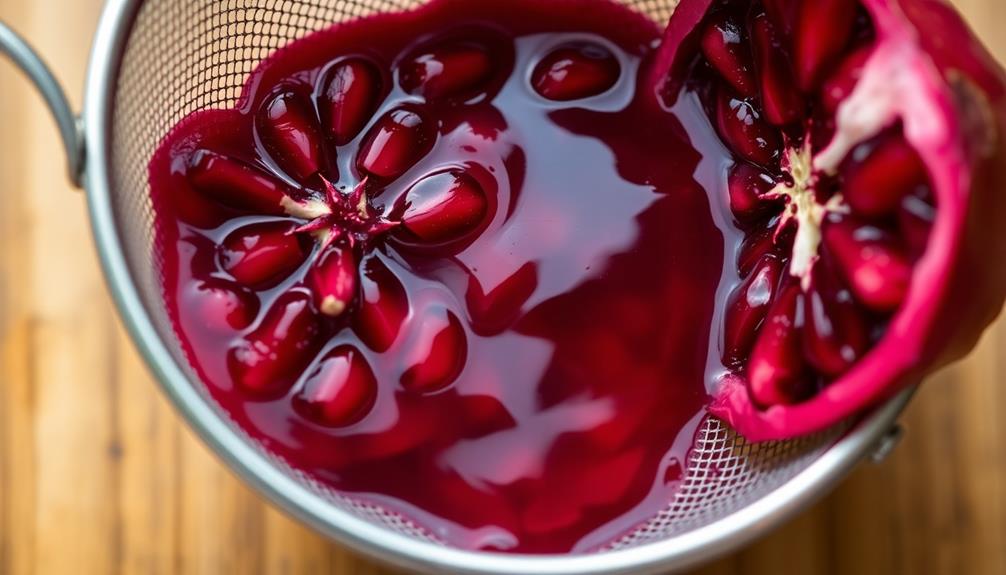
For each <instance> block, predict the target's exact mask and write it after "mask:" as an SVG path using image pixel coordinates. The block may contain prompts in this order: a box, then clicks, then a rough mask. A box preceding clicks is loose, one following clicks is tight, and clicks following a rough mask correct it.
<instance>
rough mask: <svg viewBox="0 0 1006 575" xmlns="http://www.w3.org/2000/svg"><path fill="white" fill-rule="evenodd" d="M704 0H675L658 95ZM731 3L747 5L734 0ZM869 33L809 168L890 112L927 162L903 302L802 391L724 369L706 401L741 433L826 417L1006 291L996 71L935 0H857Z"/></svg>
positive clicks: (954, 352)
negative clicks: (925, 206) (929, 222)
mask: <svg viewBox="0 0 1006 575" xmlns="http://www.w3.org/2000/svg"><path fill="white" fill-rule="evenodd" d="M714 4H715V3H714V2H713V1H712V0H682V2H681V4H680V5H679V6H678V8H677V11H676V12H675V14H674V16H673V17H672V19H671V22H670V25H669V27H668V29H667V35H666V36H665V42H664V45H663V46H662V48H661V51H660V53H659V54H658V55H657V58H656V59H655V61H654V66H653V68H652V69H651V82H652V83H653V85H655V86H656V87H657V88H656V89H657V90H658V93H659V95H660V97H661V98H662V99H663V101H664V103H665V104H666V105H671V104H673V102H674V101H675V100H676V98H677V96H678V94H679V91H680V90H681V89H682V86H683V85H684V82H685V79H686V77H687V67H688V66H689V65H691V62H692V61H693V60H694V57H695V53H696V52H697V50H699V47H698V44H699V31H700V30H701V29H702V26H701V23H702V22H703V20H704V19H705V18H706V17H707V15H708V13H709V12H710V11H711V10H713V9H714V8H715V6H714ZM732 4H733V5H738V6H741V5H746V4H747V3H745V2H734V3H732ZM861 4H862V7H863V8H865V10H866V13H867V14H868V16H869V19H870V20H871V21H872V26H873V29H874V34H875V39H874V48H873V51H872V54H871V55H870V57H869V58H868V60H867V62H866V65H865V67H864V68H863V72H862V78H861V79H860V80H859V83H858V85H857V86H856V87H855V88H854V90H853V91H852V93H851V94H849V95H848V97H847V99H846V100H845V101H844V102H843V103H842V104H841V105H840V106H839V109H838V112H837V115H836V133H835V136H834V137H833V138H832V140H831V142H830V144H828V145H827V146H826V147H825V148H824V149H823V150H821V151H820V152H819V153H817V154H816V157H815V168H821V167H822V166H828V167H831V166H836V165H837V164H838V163H839V162H840V161H841V159H842V158H843V157H845V156H846V155H847V154H848V153H849V151H850V150H852V149H853V147H854V146H855V145H856V144H858V143H860V142H863V141H866V140H868V139H869V138H872V137H874V136H875V135H877V134H880V133H881V132H882V131H884V130H886V129H888V128H889V127H891V126H893V125H896V124H898V123H899V122H900V125H901V126H902V128H903V133H904V137H905V138H906V140H907V141H908V143H909V144H910V145H911V146H913V147H914V148H915V149H916V151H917V152H918V153H919V155H920V156H921V158H922V160H923V162H924V163H925V166H926V167H927V169H928V171H929V176H930V180H931V186H932V189H933V192H934V196H935V199H936V204H937V205H938V209H937V211H936V217H935V220H934V222H933V226H932V231H931V233H930V237H929V242H928V247H926V249H925V252H924V253H923V254H922V255H921V257H920V258H919V259H918V260H917V261H916V263H915V265H914V269H913V273H912V278H911V283H910V286H909V289H908V292H907V295H906V296H905V298H904V300H903V302H902V304H901V305H900V307H899V308H898V310H897V312H896V313H895V314H894V315H893V316H892V317H891V318H890V321H889V323H888V324H887V327H886V331H885V332H884V334H883V335H882V337H880V339H879V340H878V341H877V342H876V343H875V344H874V345H873V347H872V349H871V350H870V351H869V352H868V353H867V354H866V355H865V356H863V357H862V358H860V359H859V360H858V361H857V362H856V363H855V365H853V366H852V367H851V369H849V371H847V372H846V373H845V374H844V375H842V376H841V377H839V378H837V379H835V380H834V381H830V382H828V383H827V384H826V385H824V386H822V388H821V389H820V390H818V391H817V393H815V394H814V395H813V397H811V398H810V399H806V400H803V401H800V402H794V403H792V404H774V405H769V406H764V405H760V404H759V402H758V401H756V400H755V399H754V398H753V394H752V389H751V386H750V382H749V381H748V377H747V375H746V374H744V373H731V374H729V375H726V376H725V377H724V378H723V379H722V380H721V381H720V383H719V385H720V387H719V388H718V390H717V392H716V395H715V399H714V402H713V404H712V405H711V407H710V411H711V412H712V413H713V414H714V415H716V416H718V417H720V418H722V419H724V420H726V421H727V422H728V423H730V424H731V425H732V426H733V427H734V428H735V429H737V430H738V431H739V432H740V433H741V434H742V435H744V436H745V437H747V438H748V439H749V440H752V441H766V440H777V439H787V438H792V437H795V436H800V435H804V434H808V433H812V432H815V431H818V430H821V429H824V428H827V427H829V426H832V425H835V424H837V423H839V422H842V421H844V420H846V419H848V418H849V417H851V416H854V415H856V414H859V413H861V412H862V411H863V410H864V409H867V408H870V407H873V406H876V405H878V404H879V403H880V402H882V401H884V400H886V399H888V398H891V397H892V396H893V395H895V394H896V393H897V392H899V391H901V390H903V389H905V388H908V387H910V386H913V385H916V384H918V383H919V382H920V381H921V380H922V379H923V378H924V377H926V376H927V375H929V374H931V373H933V372H934V371H935V370H937V369H939V368H940V367H942V366H945V365H947V364H948V363H950V362H952V361H955V360H957V359H960V358H961V357H963V356H964V355H966V354H967V353H968V352H969V351H970V350H971V349H972V348H973V347H974V346H975V345H976V343H977V341H978V339H979V337H980V336H981V334H982V332H983V330H984V329H985V328H986V327H987V326H988V325H989V324H990V323H991V322H992V321H993V320H994V319H995V318H996V317H997V316H998V314H999V313H1000V310H1001V308H1002V305H1003V300H1004V297H1006V267H1004V266H1003V265H1002V264H1001V262H1002V261H1003V257H1004V256H1006V234H1003V233H1002V232H1001V226H1002V222H1003V220H1004V218H1006V195H1004V193H1003V191H1004V175H1003V172H1004V169H1006V156H1004V149H1003V145H1002V142H1001V139H1002V138H1003V136H1004V134H1006V101H1004V96H1006V77H1004V74H1003V71H1002V69H1001V68H1000V66H999V65H998V64H997V63H996V62H995V61H994V60H993V58H992V57H991V56H990V55H989V54H988V52H987V51H986V50H985V49H984V48H983V47H982V46H981V45H980V44H979V43H978V41H977V40H976V39H975V38H974V36H973V34H972V32H971V31H970V30H969V29H968V27H967V25H966V24H965V23H964V22H963V20H962V19H961V17H960V16H959V15H958V14H957V13H956V12H955V11H954V10H953V9H952V8H951V7H949V6H948V5H947V4H946V3H945V2H944V1H943V0H862V2H861Z"/></svg>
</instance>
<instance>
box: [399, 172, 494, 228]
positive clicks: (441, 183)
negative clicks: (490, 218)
mask: <svg viewBox="0 0 1006 575" xmlns="http://www.w3.org/2000/svg"><path fill="white" fill-rule="evenodd" d="M487 210H488V201H487V200H486V195H485V192H484V191H482V187H481V186H480V185H479V183H478V182H476V181H475V179H474V178H472V177H471V176H469V175H467V174H465V173H464V172H460V171H450V172H441V173H439V174H434V175H432V176H427V177H426V178H423V179H422V180H420V181H419V182H418V183H417V184H416V185H415V186H413V187H412V188H411V189H410V190H409V191H408V193H407V194H406V195H405V196H404V197H403V198H402V199H401V200H400V202H399V205H398V206H397V208H396V210H395V214H396V218H395V219H400V220H401V221H402V223H403V225H404V228H405V229H406V230H408V231H409V232H411V234H412V235H413V236H415V237H417V238H419V239H420V240H422V241H423V242H426V243H431V244H441V243H445V242H450V241H454V240H457V239H460V238H462V237H464V236H465V235H467V234H469V233H471V232H472V230H474V229H475V228H476V227H478V225H479V224H481V223H482V221H483V220H484V219H485V216H486V211H487Z"/></svg>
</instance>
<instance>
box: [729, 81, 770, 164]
mask: <svg viewBox="0 0 1006 575" xmlns="http://www.w3.org/2000/svg"><path fill="white" fill-rule="evenodd" d="M716 120H717V126H718V127H719V133H720V137H721V138H723V140H724V142H725V143H726V145H727V146H728V147H730V149H732V150H733V151H734V152H735V153H736V154H737V155H738V156H740V157H742V158H744V159H745V160H748V161H750V162H752V163H755V164H758V165H761V166H769V165H771V164H772V163H773V162H774V161H775V160H776V158H778V157H779V153H780V151H781V149H782V140H781V138H780V136H779V131H778V130H776V129H775V128H773V127H772V126H771V125H769V124H767V123H765V121H764V120H763V119H762V117H761V115H760V114H759V113H758V111H757V110H756V109H755V107H754V106H753V105H752V104H751V103H749V102H747V101H745V100H738V99H737V98H735V97H734V96H733V95H731V94H730V93H729V91H727V90H720V94H719V98H718V103H717V113H716Z"/></svg>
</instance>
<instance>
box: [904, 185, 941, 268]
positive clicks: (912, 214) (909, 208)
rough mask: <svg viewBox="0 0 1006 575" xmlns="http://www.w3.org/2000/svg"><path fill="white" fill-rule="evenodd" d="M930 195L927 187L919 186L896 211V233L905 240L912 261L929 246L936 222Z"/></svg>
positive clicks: (930, 192) (920, 255)
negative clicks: (899, 233)
mask: <svg viewBox="0 0 1006 575" xmlns="http://www.w3.org/2000/svg"><path fill="white" fill-rule="evenodd" d="M932 195H933V193H932V190H931V189H930V188H929V186H919V187H917V188H915V190H913V191H912V193H911V194H909V195H908V196H906V197H905V199H904V200H903V201H902V202H901V209H899V210H898V231H899V232H901V237H903V238H904V239H905V245H906V246H908V252H909V254H911V256H912V259H913V260H917V259H918V258H920V257H922V254H923V253H925V251H926V247H927V246H928V245H929V236H930V235H931V234H932V231H933V222H934V221H935V220H936V208H935V206H933V203H932Z"/></svg>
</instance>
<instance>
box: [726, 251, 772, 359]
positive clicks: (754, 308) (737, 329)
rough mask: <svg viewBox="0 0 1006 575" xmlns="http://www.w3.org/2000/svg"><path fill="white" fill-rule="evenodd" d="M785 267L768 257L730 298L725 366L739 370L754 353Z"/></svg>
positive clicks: (763, 259)
mask: <svg viewBox="0 0 1006 575" xmlns="http://www.w3.org/2000/svg"><path fill="white" fill-rule="evenodd" d="M784 267H785V266H784V264H783V262H782V261H780V260H779V258H777V257H775V256H774V255H766V256H765V257H763V258H762V260H761V262H760V263H759V264H758V266H757V267H756V268H755V270H754V271H753V272H752V273H751V275H750V276H748V278H747V280H745V281H744V283H742V284H741V285H740V287H738V288H737V290H736V291H735V292H734V293H733V295H731V297H730V302H729V303H728V304H727V316H726V325H725V327H724V333H723V338H724V342H723V343H724V353H723V358H724V363H726V364H727V365H733V366H738V365H740V364H741V363H743V361H744V358H746V357H747V356H748V354H749V353H750V352H751V347H752V346H753V345H754V342H755V339H756V337H757V335H758V328H759V327H761V325H762V322H763V321H764V320H765V316H766V315H768V310H769V307H770V306H771V305H772V302H773V301H774V300H775V296H776V290H778V288H779V283H780V279H781V278H782V274H783V270H784Z"/></svg>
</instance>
